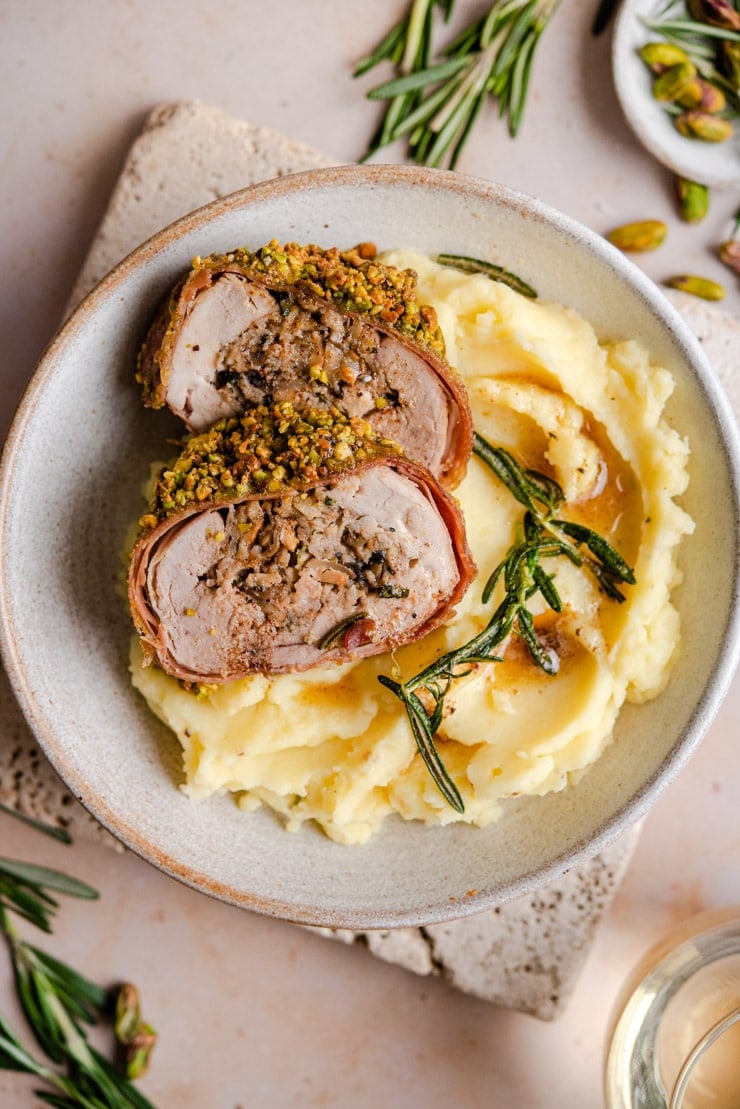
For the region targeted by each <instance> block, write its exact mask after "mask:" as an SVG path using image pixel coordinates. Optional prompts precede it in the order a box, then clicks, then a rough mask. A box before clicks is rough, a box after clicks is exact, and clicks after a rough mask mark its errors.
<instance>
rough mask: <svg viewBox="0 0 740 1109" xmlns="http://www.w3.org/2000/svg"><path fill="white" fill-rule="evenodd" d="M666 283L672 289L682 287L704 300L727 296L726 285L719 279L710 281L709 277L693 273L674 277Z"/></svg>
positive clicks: (683, 291) (721, 298)
mask: <svg viewBox="0 0 740 1109" xmlns="http://www.w3.org/2000/svg"><path fill="white" fill-rule="evenodd" d="M666 285H668V286H669V288H671V289H680V290H681V292H682V293H691V295H692V296H695V297H701V299H702V300H724V297H725V290H724V286H723V285H720V283H719V282H718V281H710V279H709V278H708V277H697V276H696V274H693V273H684V274H681V275H680V276H679V277H672V278H671V279H670V280H669V281H666Z"/></svg>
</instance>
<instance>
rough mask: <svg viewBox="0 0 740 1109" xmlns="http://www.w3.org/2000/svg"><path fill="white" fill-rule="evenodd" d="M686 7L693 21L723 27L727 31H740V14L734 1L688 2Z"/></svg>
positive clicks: (705, 0) (693, 0) (709, 0)
mask: <svg viewBox="0 0 740 1109" xmlns="http://www.w3.org/2000/svg"><path fill="white" fill-rule="evenodd" d="M686 7H687V8H688V9H689V14H690V15H691V17H692V18H693V19H698V20H699V22H700V23H710V24H711V25H712V26H713V27H723V28H724V29H725V30H727V31H740V12H738V11H737V10H736V8H735V6H734V4H733V3H732V0H686Z"/></svg>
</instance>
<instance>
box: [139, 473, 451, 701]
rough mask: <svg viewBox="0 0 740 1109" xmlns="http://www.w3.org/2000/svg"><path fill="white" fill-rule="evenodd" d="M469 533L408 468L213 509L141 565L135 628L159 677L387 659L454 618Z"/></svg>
mask: <svg viewBox="0 0 740 1109" xmlns="http://www.w3.org/2000/svg"><path fill="white" fill-rule="evenodd" d="M439 494H441V499H440V495H439ZM462 527H463V525H462V518H461V517H460V516H459V510H458V509H457V507H456V505H455V504H454V502H453V501H452V500H451V498H449V497H447V495H445V494H443V493H442V491H441V490H440V491H439V493H434V492H433V491H432V490H431V489H430V486H429V484H428V482H427V480H426V478H425V476H424V472H423V471H421V469H420V468H418V469H417V468H416V467H413V466H411V464H408V463H406V462H405V461H402V462H400V463H398V464H397V465H387V464H385V463H384V462H379V463H375V464H371V465H367V466H364V467H362V468H359V469H356V470H353V471H350V472H348V473H345V474H342V475H341V476H340V477H339V478H337V479H336V480H334V481H333V482H332V483H331V484H330V485H319V486H317V487H315V488H314V489H312V490H310V491H309V492H308V493H303V494H297V493H293V492H291V493H289V494H287V495H283V496H280V497H272V498H263V499H261V500H259V501H256V500H254V499H251V500H247V501H244V502H237V503H233V504H229V505H223V506H215V505H210V506H207V507H204V508H203V509H202V510H201V511H197V510H196V511H194V512H193V511H190V512H189V513H188V514H186V515H184V516H183V517H182V518H178V519H175V520H174V521H171V522H166V523H165V524H164V525H161V526H160V528H158V529H156V531H155V532H154V533H153V534H152V536H151V537H149V539H148V540H146V541H145V543H144V548H143V549H141V548H140V549H139V552H138V555H136V553H135V558H134V565H133V568H132V578H131V581H132V589H131V597H132V607H133V608H134V609H135V620H136V621H137V624H138V625H139V628H140V630H141V628H142V626H143V627H144V628H145V634H144V636H143V638H144V640H145V642H146V643H148V645H149V648H150V650H153V651H154V654H155V655H156V658H157V661H158V662H159V664H160V665H161V666H162V667H163V669H165V670H167V671H168V672H169V673H172V674H174V675H175V676H177V677H179V678H181V679H185V680H187V681H192V682H208V683H210V682H215V683H218V682H223V681H226V680H229V679H232V678H236V677H240V676H244V675H246V674H249V673H253V672H263V673H280V672H285V671H298V670H305V669H308V668H310V667H313V666H317V665H322V664H327V663H332V662H334V663H336V662H343V661H346V660H347V659H349V658H362V657H367V656H369V655H374V654H378V653H381V652H383V651H388V650H391V649H393V648H394V647H397V646H399V645H401V644H402V643H405V642H409V641H411V640H412V639H415V638H418V637H419V636H420V635H424V634H426V632H428V631H430V630H431V629H432V628H433V627H435V626H436V625H437V624H438V623H439V622H441V620H442V619H444V618H445V617H446V616H448V615H449V614H450V610H451V606H452V605H453V604H454V603H456V601H457V600H458V599H459V597H460V596H461V595H462V593H463V592H464V590H465V589H466V588H467V585H468V584H469V581H470V579H471V576H472V573H473V567H472V562H471V561H470V558H469V554H468V552H467V548H466V546H465V541H464V531H463V530H462Z"/></svg>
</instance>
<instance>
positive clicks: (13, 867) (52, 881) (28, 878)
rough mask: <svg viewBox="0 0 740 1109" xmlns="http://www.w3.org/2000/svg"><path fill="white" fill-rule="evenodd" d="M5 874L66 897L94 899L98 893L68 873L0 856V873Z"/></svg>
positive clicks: (25, 883)
mask: <svg viewBox="0 0 740 1109" xmlns="http://www.w3.org/2000/svg"><path fill="white" fill-rule="evenodd" d="M2 874H7V875H9V876H10V877H11V878H15V879H16V880H17V881H19V882H22V883H23V884H24V885H26V886H32V887H42V886H43V887H45V888H46V889H51V890H54V891H55V892H57V893H64V894H66V895H67V896H68V897H81V898H84V899H87V900H90V901H95V900H96V899H97V898H98V896H99V894H98V891H97V890H94V889H93V888H92V886H88V885H87V883H86V882H80V881H79V879H77V878H72V877H71V876H70V875H69V874H63V873H62V872H61V871H59V870H50V869H49V868H48V867H45V866H35V865H34V864H33V863H21V862H17V861H16V860H15V859H4V858H0V875H2Z"/></svg>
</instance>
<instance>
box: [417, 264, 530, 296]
mask: <svg viewBox="0 0 740 1109" xmlns="http://www.w3.org/2000/svg"><path fill="white" fill-rule="evenodd" d="M436 260H437V262H439V264H440V265H441V266H454V267H455V269H458V270H462V271H463V272H464V273H483V274H485V275H486V277H490V278H491V280H493V281H501V282H502V283H503V284H504V285H508V286H509V288H510V289H513V290H514V292H516V293H521V295H522V296H525V297H530V298H532V299H536V298H537V290H536V289H533V288H532V286H531V285H529V284H528V283H527V282H526V281H524V280H523V279H522V278H521V277H519V276H518V275H517V274H515V273H512V272H511V270H506V269H504V267H503V266H497V265H496V264H495V262H484V261H482V260H481V259H480V258H469V257H468V256H467V255H465V254H438V255H437V259H436Z"/></svg>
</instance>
